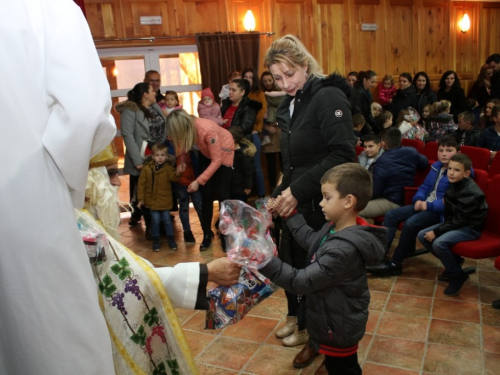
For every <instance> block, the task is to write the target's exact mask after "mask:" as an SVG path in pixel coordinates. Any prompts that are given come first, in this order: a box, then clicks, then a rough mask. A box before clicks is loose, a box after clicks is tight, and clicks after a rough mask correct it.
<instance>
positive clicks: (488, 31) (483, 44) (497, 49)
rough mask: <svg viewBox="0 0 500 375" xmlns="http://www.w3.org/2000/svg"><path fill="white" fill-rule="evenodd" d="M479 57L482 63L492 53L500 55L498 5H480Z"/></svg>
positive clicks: (499, 4)
mask: <svg viewBox="0 0 500 375" xmlns="http://www.w3.org/2000/svg"><path fill="white" fill-rule="evenodd" d="M480 12H481V13H480V14H481V16H480V22H481V23H480V31H479V43H480V49H479V57H480V59H481V62H482V63H484V61H485V60H486V58H487V57H488V56H490V55H492V54H494V53H500V3H482V7H481V10H480Z"/></svg>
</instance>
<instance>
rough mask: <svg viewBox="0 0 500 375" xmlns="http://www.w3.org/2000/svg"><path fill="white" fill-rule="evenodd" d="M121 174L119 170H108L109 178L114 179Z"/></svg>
mask: <svg viewBox="0 0 500 375" xmlns="http://www.w3.org/2000/svg"><path fill="white" fill-rule="evenodd" d="M119 174H120V171H119V170H118V169H108V176H109V178H114V177H116V176H118V175H119Z"/></svg>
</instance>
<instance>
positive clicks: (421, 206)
mask: <svg viewBox="0 0 500 375" xmlns="http://www.w3.org/2000/svg"><path fill="white" fill-rule="evenodd" d="M420 209H421V210H422V211H427V202H425V201H424V202H422V203H421V204H420Z"/></svg>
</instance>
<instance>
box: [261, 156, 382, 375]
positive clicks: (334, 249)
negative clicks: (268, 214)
mask: <svg viewBox="0 0 500 375" xmlns="http://www.w3.org/2000/svg"><path fill="white" fill-rule="evenodd" d="M321 192H322V195H323V200H322V201H321V203H320V206H321V208H322V211H323V213H324V215H325V218H326V220H328V221H329V222H328V223H326V224H325V225H324V226H323V228H322V229H321V230H320V231H318V232H314V231H313V230H312V229H311V228H310V227H309V226H308V225H307V223H306V222H305V220H304V218H303V216H302V215H300V214H297V213H296V211H294V212H293V213H292V214H291V215H289V216H288V217H287V218H286V222H287V225H288V227H289V228H290V231H291V232H292V234H293V236H294V237H295V239H296V240H297V241H298V242H299V243H300V245H301V246H302V247H303V248H304V249H309V250H308V255H307V263H306V268H304V269H295V268H293V267H292V266H290V265H288V264H286V263H283V262H282V261H281V260H280V259H278V258H273V259H272V260H271V262H269V263H268V264H267V265H266V266H265V267H263V268H262V269H260V270H259V271H260V273H262V274H263V275H264V276H266V277H268V278H269V279H271V280H272V281H273V282H274V283H275V284H277V285H279V286H281V287H282V288H284V289H285V290H287V291H289V292H291V293H294V294H297V295H302V294H307V295H308V297H307V330H308V332H309V336H310V345H311V347H312V348H313V349H315V350H316V351H317V352H318V353H320V354H324V355H325V362H324V363H323V365H324V366H325V367H326V369H327V370H328V373H329V374H342V375H349V374H361V368H360V366H359V364H358V356H357V349H358V343H359V341H360V340H361V339H362V337H363V336H364V334H365V328H366V322H367V320H368V305H369V303H370V292H369V289H368V282H367V278H366V272H365V267H366V265H374V264H377V262H379V261H380V260H382V259H383V258H384V255H385V250H384V248H385V240H386V238H387V229H385V228H381V227H374V226H369V225H368V223H367V222H366V221H364V220H363V219H362V218H359V217H357V214H358V212H359V211H361V210H362V209H363V208H364V207H365V206H366V204H367V203H368V201H369V200H370V198H371V195H372V183H371V177H370V174H369V173H368V172H367V171H366V169H365V168H363V167H362V166H361V165H359V164H356V163H346V164H342V165H339V166H336V167H334V168H332V169H330V170H329V171H328V172H326V173H325V175H324V176H323V178H322V179H321ZM279 206H280V199H279V197H278V198H276V199H271V200H270V203H269V204H268V207H269V209H270V210H271V211H275V212H279V211H280V207H279Z"/></svg>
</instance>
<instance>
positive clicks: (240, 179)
mask: <svg viewBox="0 0 500 375" xmlns="http://www.w3.org/2000/svg"><path fill="white" fill-rule="evenodd" d="M252 146H253V145H252ZM248 147H249V146H247V145H246V144H240V148H239V149H237V150H235V151H234V160H233V173H232V175H231V194H232V195H244V194H245V192H244V190H245V189H251V188H252V186H253V172H254V166H253V157H251V156H249V155H247V153H246V152H245V151H246V150H247V148H248ZM253 148H254V149H255V146H253ZM254 152H255V151H254Z"/></svg>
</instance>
